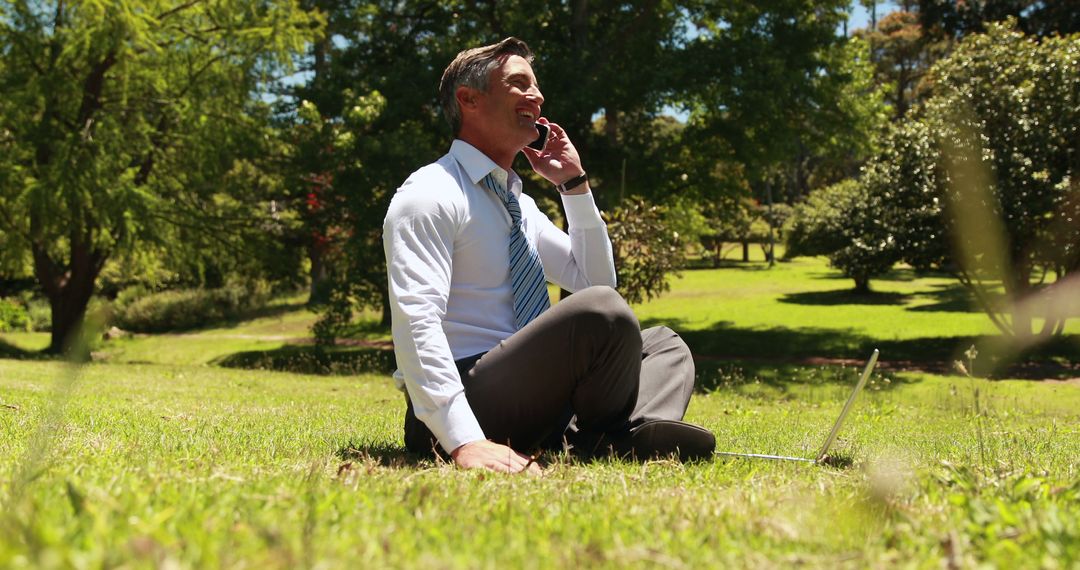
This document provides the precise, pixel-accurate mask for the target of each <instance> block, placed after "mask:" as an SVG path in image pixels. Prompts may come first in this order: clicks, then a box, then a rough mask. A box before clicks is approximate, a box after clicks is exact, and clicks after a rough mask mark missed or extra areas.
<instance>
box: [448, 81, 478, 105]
mask: <svg viewBox="0 0 1080 570" xmlns="http://www.w3.org/2000/svg"><path fill="white" fill-rule="evenodd" d="M480 95H481V93H480V90H479V89H473V88H472V87H468V86H465V85H459V86H458V88H457V91H454V97H455V98H456V99H457V104H458V107H459V108H460V109H462V110H465V109H475V108H476V106H477V104H478V102H479V99H480Z"/></svg>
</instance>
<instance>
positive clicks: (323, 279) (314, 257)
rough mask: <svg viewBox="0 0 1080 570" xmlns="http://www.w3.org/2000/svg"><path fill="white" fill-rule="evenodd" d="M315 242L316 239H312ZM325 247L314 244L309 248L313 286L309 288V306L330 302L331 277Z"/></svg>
mask: <svg viewBox="0 0 1080 570" xmlns="http://www.w3.org/2000/svg"><path fill="white" fill-rule="evenodd" d="M312 239H313V240H314V238H312ZM325 249H326V247H325V245H323V244H321V243H318V242H317V241H316V242H315V243H312V244H311V245H309V246H308V260H309V261H310V262H311V271H310V277H311V286H310V287H309V288H308V302H307V304H308V306H318V305H325V304H326V302H327V301H329V300H330V284H329V283H328V282H327V278H328V277H329V275H328V274H327V270H326V261H325V259H324V258H325V257H326V255H325V253H326V252H325Z"/></svg>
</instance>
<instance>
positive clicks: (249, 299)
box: [113, 281, 270, 332]
mask: <svg viewBox="0 0 1080 570" xmlns="http://www.w3.org/2000/svg"><path fill="white" fill-rule="evenodd" d="M269 298H270V287H269V285H267V284H266V283H265V282H262V281H257V282H254V283H250V284H246V285H245V284H231V285H227V286H225V287H222V288H220V289H185V290H177V291H162V292H160V293H145V291H136V290H131V291H125V292H123V293H122V294H121V295H120V296H118V298H117V303H116V305H115V306H114V311H115V312H114V315H113V324H115V325H116V326H118V327H120V328H122V329H125V330H129V331H135V332H166V331H176V330H186V329H193V328H198V327H203V326H207V325H211V324H215V323H220V322H222V321H228V320H231V319H236V318H238V317H240V316H241V315H243V314H244V313H248V312H250V311H253V310H257V309H260V308H262V307H264V306H266V303H267V301H268V300H269Z"/></svg>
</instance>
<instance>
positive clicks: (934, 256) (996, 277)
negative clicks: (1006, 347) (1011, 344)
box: [865, 25, 1080, 338]
mask: <svg viewBox="0 0 1080 570" xmlns="http://www.w3.org/2000/svg"><path fill="white" fill-rule="evenodd" d="M932 78H933V85H934V87H933V95H932V96H931V97H930V98H929V99H928V100H927V102H926V103H925V106H924V107H923V108H921V109H919V110H917V112H916V114H915V119H916V120H915V121H912V122H910V123H908V124H906V125H903V126H901V127H898V128H897V129H895V130H894V131H893V132H892V133H891V134H890V138H889V142H888V144H886V145H884V147H883V151H882V153H881V154H880V155H879V156H878V157H876V158H875V160H874V161H872V163H871V164H870V165H868V167H867V171H866V180H865V186H866V187H867V190H868V194H869V196H870V197H871V198H872V199H873V200H874V202H875V203H878V204H880V205H882V206H883V207H884V209H882V210H881V211H882V212H884V215H885V217H886V219H887V225H888V226H890V227H891V229H892V234H891V235H893V237H894V238H895V239H896V241H897V244H898V248H899V250H900V252H901V255H902V256H903V258H904V259H905V260H906V261H908V262H909V263H911V264H912V265H915V266H917V267H938V268H943V269H947V270H950V271H953V272H954V273H955V274H956V275H957V277H958V278H959V279H960V280H961V282H962V283H964V284H965V285H966V286H967V287H969V289H971V291H972V292H973V294H974V295H975V296H976V298H977V299H979V301H980V303H981V305H982V306H983V307H984V309H985V310H986V311H987V313H988V314H989V315H990V317H991V318H992V319H993V321H994V322H995V324H996V325H998V326H999V328H1001V329H1002V331H1003V332H1005V333H1006V334H1009V335H1016V336H1017V337H1018V338H1026V337H1028V336H1030V335H1031V334H1032V327H1033V322H1032V315H1031V314H1029V313H1027V312H1024V311H1014V310H1013V309H1012V308H1011V305H1010V304H1009V303H1005V304H1002V303H1000V302H998V301H996V297H995V295H994V294H993V292H992V289H993V288H994V287H996V283H998V282H1000V283H1001V285H1002V286H1003V287H1004V291H1005V299H1006V300H1012V301H1021V300H1023V299H1025V298H1027V297H1029V296H1031V295H1032V294H1034V293H1036V292H1041V293H1042V294H1047V293H1051V292H1054V291H1055V288H1057V287H1059V284H1061V283H1062V282H1063V280H1064V279H1065V277H1066V276H1067V275H1069V274H1070V273H1072V272H1074V271H1075V270H1076V269H1078V268H1080V246H1078V244H1080V198H1077V196H1078V195H1080V194H1078V193H1077V180H1078V178H1077V176H1078V173H1080V101H1078V100H1077V97H1078V93H1080V35H1074V36H1070V37H1064V38H1045V39H1043V40H1041V41H1036V40H1034V39H1033V38H1029V37H1026V36H1024V35H1023V34H1021V33H1019V32H1017V31H1015V30H1013V29H1011V28H1010V27H1008V26H999V25H993V26H990V28H989V32H988V33H987V34H985V35H973V36H969V37H968V38H966V39H965V40H964V41H963V42H962V43H961V44H960V45H959V46H958V47H957V49H956V50H955V52H954V53H953V54H952V55H950V56H949V57H948V58H946V59H944V60H942V61H940V62H939V63H938V64H937V65H936V66H935V67H934V68H933V70H932ZM950 245H955V246H956V249H955V250H954V249H953V248H951V247H950ZM1049 274H1053V275H1054V277H1055V279H1054V281H1053V284H1050V285H1044V283H1046V282H1047V276H1048V275H1049ZM1057 294H1060V295H1065V296H1067V295H1068V293H1067V292H1064V291H1062V292H1060V293H1057ZM1048 307H1049V305H1048ZM1042 316H1044V317H1045V321H1044V324H1043V325H1042V328H1041V329H1040V333H1039V334H1040V336H1049V335H1051V334H1055V333H1060V332H1061V330H1062V328H1061V324H1062V323H1063V322H1064V319H1066V318H1068V314H1067V313H1064V314H1063V313H1061V312H1056V313H1046V314H1044V315H1042Z"/></svg>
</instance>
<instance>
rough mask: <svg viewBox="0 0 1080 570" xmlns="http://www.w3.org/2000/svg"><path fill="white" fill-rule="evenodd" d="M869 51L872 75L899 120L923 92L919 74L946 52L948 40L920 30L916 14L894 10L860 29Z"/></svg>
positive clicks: (923, 86)
mask: <svg viewBox="0 0 1080 570" xmlns="http://www.w3.org/2000/svg"><path fill="white" fill-rule="evenodd" d="M857 35H858V37H862V38H864V39H865V40H866V41H867V42H868V43H869V44H870V48H871V50H872V53H873V58H872V59H873V62H874V67H875V76H876V77H875V78H876V80H877V82H878V84H879V85H881V86H882V87H883V88H884V89H885V97H886V100H887V101H888V104H889V106H890V107H892V114H893V118H894V119H902V118H903V117H904V115H905V114H907V111H908V109H909V108H911V106H912V105H913V104H915V103H916V102H917V101H919V100H920V99H921V98H923V96H924V95H925V90H926V86H925V85H924V83H923V77H924V76H925V75H926V72H927V71H929V69H930V66H931V65H932V64H933V63H934V61H936V60H937V59H938V58H940V57H941V56H942V55H943V53H944V52H945V51H946V49H947V46H948V42H946V41H940V40H938V41H935V40H934V39H933V38H931V37H930V36H928V35H927V34H925V33H923V27H922V24H921V23H920V22H919V14H918V13H917V12H913V11H909V10H903V9H902V10H896V11H894V12H891V13H889V14H887V15H886V16H885V17H884V18H882V19H881V21H880V22H878V24H877V27H876V28H873V29H870V30H866V31H864V32H860V33H858V34H857Z"/></svg>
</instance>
